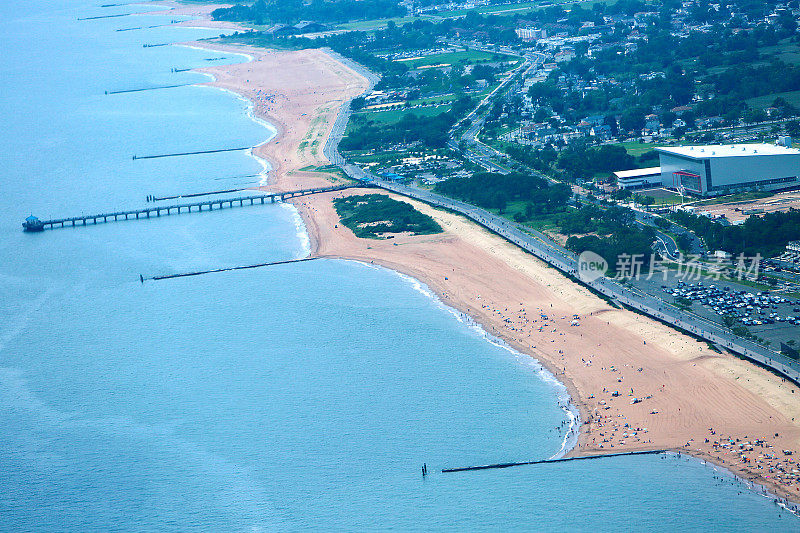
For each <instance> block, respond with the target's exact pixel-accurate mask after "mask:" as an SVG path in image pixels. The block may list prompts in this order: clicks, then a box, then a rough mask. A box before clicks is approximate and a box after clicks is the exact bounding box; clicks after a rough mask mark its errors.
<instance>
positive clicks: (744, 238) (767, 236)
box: [670, 209, 800, 257]
mask: <svg viewBox="0 0 800 533" xmlns="http://www.w3.org/2000/svg"><path fill="white" fill-rule="evenodd" d="M670 217H671V218H672V220H674V221H675V222H677V223H678V224H680V225H682V226H684V227H686V228H688V229H690V230H692V231H693V232H694V233H695V234H696V235H697V236H699V237H702V238H703V239H705V241H706V244H707V245H708V248H709V249H710V250H725V251H726V252H729V253H731V254H733V255H734V256H736V255H739V254H742V253H743V254H745V255H746V256H748V257H750V256H755V255H756V254H761V256H763V257H773V256H776V255H779V254H780V253H781V252H782V251H783V249H784V248H785V247H786V243H788V242H789V241H794V240H800V209H790V210H789V211H788V212H785V213H767V214H765V215H763V216H751V217H750V218H748V219H747V220H746V221H745V223H744V224H741V225H738V226H723V225H722V224H720V223H718V222H714V221H713V220H711V219H709V218H708V217H704V216H700V215H695V214H692V213H687V212H685V211H678V212H676V213H673V214H671V215H670Z"/></svg>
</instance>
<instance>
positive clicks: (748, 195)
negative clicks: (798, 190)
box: [692, 191, 775, 205]
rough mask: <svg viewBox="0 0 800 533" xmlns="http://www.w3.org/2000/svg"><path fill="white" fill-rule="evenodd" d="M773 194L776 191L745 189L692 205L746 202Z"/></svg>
mask: <svg viewBox="0 0 800 533" xmlns="http://www.w3.org/2000/svg"><path fill="white" fill-rule="evenodd" d="M773 194H775V193H772V192H766V191H745V192H740V193H736V194H729V195H727V196H720V197H718V198H710V199H708V200H701V201H699V202H693V203H692V205H719V204H727V203H730V202H746V201H749V200H760V199H762V198H767V197H769V196H772V195H773Z"/></svg>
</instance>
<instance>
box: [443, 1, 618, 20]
mask: <svg viewBox="0 0 800 533" xmlns="http://www.w3.org/2000/svg"><path fill="white" fill-rule="evenodd" d="M616 2H617V0H588V1H584V2H577V3H580V4H581V7H582V8H583V9H591V8H592V6H593V5H594V4H597V3H603V4H606V5H611V4H615V3H616ZM574 3H576V2H575V0H552V1H544V0H539V1H536V2H519V3H516V4H505V5H499V6H479V7H475V8H472V9H455V10H452V11H441V12H438V13H436V16H439V17H442V18H451V17H463V16H464V15H466V14H467V13H469V12H471V11H474V12H476V13H480V14H481V15H524V14H525V13H529V12H531V11H538V10H539V9H542V7H541V4H551V5H556V4H570V5H571V4H574Z"/></svg>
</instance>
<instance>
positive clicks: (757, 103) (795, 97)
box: [747, 91, 800, 109]
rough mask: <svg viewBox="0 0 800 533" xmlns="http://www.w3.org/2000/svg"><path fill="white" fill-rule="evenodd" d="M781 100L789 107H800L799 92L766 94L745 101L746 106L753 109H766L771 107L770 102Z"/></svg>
mask: <svg viewBox="0 0 800 533" xmlns="http://www.w3.org/2000/svg"><path fill="white" fill-rule="evenodd" d="M779 96H780V97H781V98H783V99H784V100H786V101H787V102H789V103H790V104H791V105H793V106H795V107H800V91H790V92H786V93H772V94H767V95H765V96H757V97H755V98H750V99H749V100H747V105H749V106H750V107H752V108H754V109H766V108H767V107H771V106H772V102H774V101H775V99H776V98H778V97H779Z"/></svg>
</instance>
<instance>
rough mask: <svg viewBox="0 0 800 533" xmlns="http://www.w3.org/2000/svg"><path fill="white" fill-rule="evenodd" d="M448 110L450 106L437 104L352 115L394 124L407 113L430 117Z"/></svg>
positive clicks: (360, 112) (362, 112)
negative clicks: (434, 105)
mask: <svg viewBox="0 0 800 533" xmlns="http://www.w3.org/2000/svg"><path fill="white" fill-rule="evenodd" d="M449 110H450V106H449V105H447V104H445V105H439V106H436V107H421V108H417V109H390V110H388V111H369V110H367V111H359V112H358V113H354V116H360V117H363V118H365V119H367V120H372V121H375V122H380V123H382V124H394V123H396V122H399V121H400V119H401V118H403V117H404V116H405V115H406V114H408V113H413V114H414V115H416V116H418V117H432V116H434V115H441V114H442V113H445V112H447V111H449Z"/></svg>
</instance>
